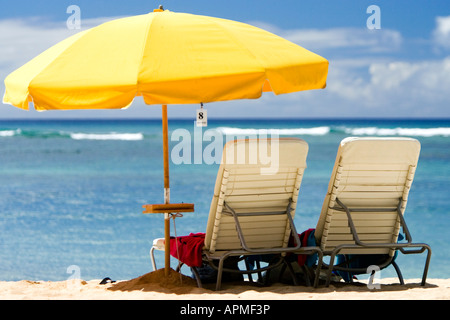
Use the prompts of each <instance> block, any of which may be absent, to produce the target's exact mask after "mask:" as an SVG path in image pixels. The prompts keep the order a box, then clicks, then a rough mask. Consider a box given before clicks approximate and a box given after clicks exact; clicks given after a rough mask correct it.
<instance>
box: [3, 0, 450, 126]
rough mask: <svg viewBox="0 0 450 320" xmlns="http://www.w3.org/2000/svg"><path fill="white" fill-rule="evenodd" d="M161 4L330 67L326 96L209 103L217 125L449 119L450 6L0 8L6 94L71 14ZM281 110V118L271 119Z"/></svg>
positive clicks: (133, 1) (147, 111)
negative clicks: (281, 40)
mask: <svg viewBox="0 0 450 320" xmlns="http://www.w3.org/2000/svg"><path fill="white" fill-rule="evenodd" d="M159 4H162V5H164V8H165V9H169V10H171V11H177V12H188V13H193V14H201V15H209V16H215V17H220V18H225V19H232V20H238V21H242V22H246V23H250V24H254V25H256V26H259V27H261V28H264V29H267V30H269V31H271V32H274V33H276V34H278V35H280V36H283V37H285V38H287V39H289V40H291V41H293V42H295V43H297V44H299V45H301V46H303V47H305V48H307V49H309V50H311V51H313V52H316V53H318V54H320V55H321V56H323V57H325V58H327V59H328V60H329V62H330V67H329V77H328V84H327V88H326V89H325V90H314V91H308V92H301V93H294V94H288V95H280V96H274V95H273V94H270V93H269V94H265V95H264V96H263V97H262V98H261V99H258V100H242V101H232V102H221V103H212V104H209V105H208V106H207V108H208V115H209V117H210V118H213V117H230V116H231V117H252V116H254V115H255V114H257V115H258V116H259V117H266V118H271V117H281V118H283V117H289V118H292V117H298V118H320V117H325V118H336V117H347V118H348V117H357V118H373V117H377V118H378V117H383V118H386V117H395V118H409V117H413V118H423V117H433V118H450V90H449V89H450V1H448V0H410V1H404V0H384V1H375V0H373V1H366V0H339V1H337V0H321V1H317V0H315V1H313V0H308V1H306V0H288V1H266V0H247V1H245V0H241V1H236V0H228V1H213V0H209V1H203V0H199V1H195V0H194V1H181V0H159V1H142V0H141V1H138V0H128V1H106V0H91V1H87V0H83V1H76V0H69V1H61V0H58V1H57V0H51V1H37V0H27V1H23V0H17V1H3V0H2V1H1V2H0V78H1V82H0V91H1V92H2V94H3V92H4V84H3V80H4V78H5V77H6V76H7V75H8V74H9V73H10V72H12V71H14V70H15V69H16V68H18V67H20V66H21V65H22V64H24V63H26V62H27V61H28V60H30V59H32V58H33V57H34V56H36V55H38V54H39V53H40V52H42V51H43V50H45V49H47V48H48V47H50V46H52V45H53V44H55V43H57V42H58V41H61V40H62V39H64V38H66V37H68V36H70V35H72V34H73V33H74V32H77V31H79V30H69V29H68V28H67V25H66V21H67V19H68V18H69V16H70V14H68V13H67V12H66V11H67V8H68V6H70V5H77V6H79V7H80V10H81V30H84V29H87V28H90V27H93V26H95V25H98V24H100V23H102V22H105V21H108V20H111V19H114V18H118V17H122V16H130V15H137V14H143V13H147V12H151V11H152V10H153V9H154V8H156V7H158V5H159ZM370 5H377V6H378V7H379V8H380V18H381V19H380V21H379V22H380V29H375V30H370V29H368V28H367V20H368V19H369V18H370V17H371V13H367V12H366V11H367V8H368V7H369V6H370ZM197 107H198V106H171V107H170V108H169V116H172V117H188V118H189V117H194V115H195V109H197ZM274 109H275V110H276V115H275V114H274ZM83 117H85V118H86V117H87V118H142V117H144V118H158V117H160V108H158V107H157V106H145V105H144V104H143V102H142V101H141V100H140V99H136V100H135V102H134V103H133V105H132V106H131V107H130V108H129V109H127V110H104V111H98V110H95V111H49V112H40V113H37V112H35V111H34V110H31V111H28V112H26V111H22V110H19V109H16V108H14V107H12V106H9V105H4V104H0V119H13V118H83Z"/></svg>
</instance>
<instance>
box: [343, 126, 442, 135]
mask: <svg viewBox="0 0 450 320" xmlns="http://www.w3.org/2000/svg"><path fill="white" fill-rule="evenodd" d="M345 133H347V134H351V135H371V136H416V137H417V136H419V137H434V136H444V137H448V136H450V128H391V129H389V128H377V127H365V128H346V129H345Z"/></svg>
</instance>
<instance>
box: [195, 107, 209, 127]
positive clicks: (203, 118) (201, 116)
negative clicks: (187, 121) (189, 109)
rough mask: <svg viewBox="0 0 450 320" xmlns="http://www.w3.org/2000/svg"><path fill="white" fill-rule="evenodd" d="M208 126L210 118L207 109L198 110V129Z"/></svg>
mask: <svg viewBox="0 0 450 320" xmlns="http://www.w3.org/2000/svg"><path fill="white" fill-rule="evenodd" d="M206 126H208V118H207V112H206V109H203V108H201V109H197V127H206Z"/></svg>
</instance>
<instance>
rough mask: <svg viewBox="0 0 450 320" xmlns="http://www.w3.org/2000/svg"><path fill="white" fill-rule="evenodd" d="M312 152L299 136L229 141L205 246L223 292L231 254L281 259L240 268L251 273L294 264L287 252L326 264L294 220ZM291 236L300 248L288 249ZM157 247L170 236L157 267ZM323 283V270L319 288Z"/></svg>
mask: <svg viewBox="0 0 450 320" xmlns="http://www.w3.org/2000/svg"><path fill="white" fill-rule="evenodd" d="M307 153H308V144H307V143H306V142H305V141H303V140H301V139H295V138H280V139H248V140H235V141H230V142H228V143H227V144H226V145H225V147H224V149H223V154H222V162H221V164H220V167H219V170H218V173H217V179H216V184H215V188H214V196H213V199H212V202H211V206H210V212H209V218H208V222H207V228H206V234H205V243H204V248H203V258H204V261H207V262H209V264H210V265H211V266H212V267H214V268H216V269H217V271H218V272H217V282H216V289H217V290H219V289H220V286H221V281H222V272H223V271H224V270H225V271H235V270H226V269H224V261H225V260H226V259H227V258H228V257H232V256H242V257H243V256H248V255H269V254H270V255H278V256H279V262H278V263H275V264H272V265H269V266H268V267H264V268H256V269H254V270H241V271H239V272H241V273H247V274H250V273H260V272H262V271H263V270H268V269H270V268H273V267H276V266H279V265H280V264H281V263H285V264H286V266H287V267H289V268H291V266H290V264H289V263H288V262H286V261H285V259H284V256H285V255H286V253H288V252H293V251H297V252H300V253H304V254H312V253H318V254H319V261H320V262H321V259H320V258H321V252H320V249H319V248H318V247H307V248H300V241H299V239H298V234H297V231H296V229H295V226H294V223H293V217H294V214H295V209H296V206H297V199H298V193H299V189H300V184H301V182H302V178H303V172H304V170H305V168H306V156H307ZM291 235H292V236H293V237H294V239H295V243H296V246H295V247H288V242H289V239H290V237H291ZM155 249H156V250H164V239H155V240H154V242H153V247H152V249H151V254H150V256H151V259H152V263H153V268H154V269H156V264H155V260H154V256H153V250H155ZM213 262H217V265H216V264H215V263H213ZM290 270H291V271H292V269H290ZM193 271H194V274H195V275H196V276H197V282H198V283H199V281H198V275H197V274H196V272H195V269H194V270H193ZM317 282H318V273H317V277H316V279H315V282H314V285H315V286H317ZM200 285H201V284H200V283H199V286H200Z"/></svg>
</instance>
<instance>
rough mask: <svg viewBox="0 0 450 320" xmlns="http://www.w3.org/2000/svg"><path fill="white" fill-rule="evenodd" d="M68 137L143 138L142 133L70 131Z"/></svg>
mask: <svg viewBox="0 0 450 320" xmlns="http://www.w3.org/2000/svg"><path fill="white" fill-rule="evenodd" d="M70 137H71V138H72V139H74V140H128V141H132V140H134V141H137V140H143V139H144V135H143V134H142V133H115V132H111V133H71V134H70Z"/></svg>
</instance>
